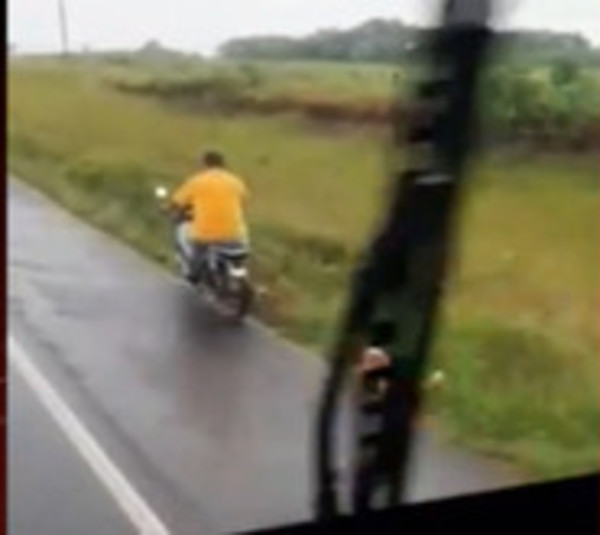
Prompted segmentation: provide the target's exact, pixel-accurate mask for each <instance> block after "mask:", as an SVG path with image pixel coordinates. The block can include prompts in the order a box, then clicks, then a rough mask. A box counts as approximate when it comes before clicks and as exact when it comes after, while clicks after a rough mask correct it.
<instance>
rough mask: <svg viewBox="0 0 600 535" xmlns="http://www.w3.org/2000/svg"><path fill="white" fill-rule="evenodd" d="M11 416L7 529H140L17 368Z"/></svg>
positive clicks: (112, 534) (68, 534)
mask: <svg viewBox="0 0 600 535" xmlns="http://www.w3.org/2000/svg"><path fill="white" fill-rule="evenodd" d="M9 419H10V432H9V435H8V456H9V457H8V458H9V466H10V472H9V489H10V492H9V494H8V500H9V518H8V533H10V534H11V535H13V534H14V535H25V534H31V535H33V534H36V533H39V534H42V533H43V534H44V535H82V534H84V533H94V534H97V535H117V534H124V535H129V534H131V535H134V534H135V533H136V531H135V529H134V527H133V526H132V524H130V523H129V521H128V519H127V517H126V516H125V515H124V514H123V513H122V512H121V510H120V509H119V507H118V506H117V504H116V503H115V501H114V500H113V498H112V497H111V496H110V495H109V493H108V492H107V491H106V490H105V489H104V488H103V486H102V485H101V483H100V482H99V481H98V479H97V478H96V477H95V476H94V474H93V472H92V471H91V470H90V469H89V467H88V466H87V465H86V464H85V463H84V461H83V460H82V458H81V457H80V455H79V454H78V452H77V450H76V449H75V448H74V447H73V446H72V445H71V444H70V442H69V441H68V440H67V438H66V437H65V435H64V434H63V433H61V431H60V429H59V427H57V425H56V423H55V422H54V421H53V420H52V419H51V417H50V415H49V414H48V412H47V411H46V410H45V408H44V407H43V406H42V405H41V403H40V401H39V400H38V399H37V398H36V397H35V394H34V393H33V391H32V390H31V388H30V387H29V386H28V385H27V383H25V382H24V380H23V378H22V377H21V376H20V375H19V374H18V373H16V372H14V371H12V372H11V373H10V375H9ZM90 527H91V529H90Z"/></svg>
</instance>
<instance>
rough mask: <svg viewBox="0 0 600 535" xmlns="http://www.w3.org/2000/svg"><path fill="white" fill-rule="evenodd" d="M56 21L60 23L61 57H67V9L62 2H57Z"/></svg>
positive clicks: (59, 0)
mask: <svg viewBox="0 0 600 535" xmlns="http://www.w3.org/2000/svg"><path fill="white" fill-rule="evenodd" d="M58 19H59V23H60V36H61V41H62V53H63V56H65V57H66V56H68V55H69V28H68V25H67V9H66V6H65V1H64V0H58Z"/></svg>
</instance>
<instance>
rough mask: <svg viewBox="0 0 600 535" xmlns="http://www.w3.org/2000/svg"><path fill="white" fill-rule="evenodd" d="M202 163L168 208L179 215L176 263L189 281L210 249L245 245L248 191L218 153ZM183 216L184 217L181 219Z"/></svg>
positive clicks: (209, 154)
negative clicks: (191, 260) (245, 212)
mask: <svg viewBox="0 0 600 535" xmlns="http://www.w3.org/2000/svg"><path fill="white" fill-rule="evenodd" d="M202 163H203V166H202V168H201V169H200V170H198V171H197V172H196V173H195V174H193V175H192V176H191V177H190V178H188V179H187V180H186V181H185V182H184V183H183V184H182V185H181V186H180V187H179V189H177V190H176V191H175V192H174V193H173V195H172V196H171V199H170V208H171V209H172V210H173V211H175V212H176V213H177V214H179V216H180V217H179V225H178V228H177V246H178V249H179V255H180V259H179V260H180V263H181V265H182V267H183V268H184V269H183V271H184V276H185V277H186V278H187V279H188V280H189V281H190V282H197V281H198V279H199V277H200V276H201V273H200V269H201V266H202V261H203V259H204V258H205V256H204V255H205V254H206V253H207V251H208V250H209V248H210V247H211V246H234V247H235V246H238V247H239V246H242V247H244V248H247V246H248V232H247V227H246V223H245V219H244V204H245V201H246V199H247V197H248V190H247V188H246V186H245V184H244V182H243V181H242V180H241V179H240V178H239V177H237V176H236V175H234V174H233V173H231V172H230V171H229V170H228V169H227V167H226V162H225V157H224V156H223V155H222V154H221V153H220V152H217V151H208V152H206V153H205V154H204V156H203V157H202ZM183 214H187V217H181V216H182V215H183ZM190 259H196V261H195V262H190V261H189V260H190Z"/></svg>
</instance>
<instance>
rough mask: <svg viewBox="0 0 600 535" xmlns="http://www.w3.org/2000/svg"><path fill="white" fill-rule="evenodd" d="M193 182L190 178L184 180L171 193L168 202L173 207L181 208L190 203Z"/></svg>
mask: <svg viewBox="0 0 600 535" xmlns="http://www.w3.org/2000/svg"><path fill="white" fill-rule="evenodd" d="M192 189H193V184H192V180H191V179H188V180H186V181H185V182H184V183H183V184H182V185H181V186H180V187H179V188H178V189H176V190H175V192H174V193H173V195H171V199H170V203H171V206H172V207H173V208H177V209H180V210H181V209H183V208H185V207H187V206H189V205H190V204H191V201H192V193H193V191H192Z"/></svg>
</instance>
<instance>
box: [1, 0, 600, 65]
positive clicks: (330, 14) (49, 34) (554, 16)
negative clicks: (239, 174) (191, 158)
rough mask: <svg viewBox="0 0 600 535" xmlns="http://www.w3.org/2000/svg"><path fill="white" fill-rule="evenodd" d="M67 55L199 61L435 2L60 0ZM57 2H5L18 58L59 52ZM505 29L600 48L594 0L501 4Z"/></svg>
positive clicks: (409, 14)
mask: <svg viewBox="0 0 600 535" xmlns="http://www.w3.org/2000/svg"><path fill="white" fill-rule="evenodd" d="M63 1H64V2H65V5H66V7H67V13H68V21H69V41H70V48H71V49H72V50H81V49H82V48H83V47H88V48H90V49H91V50H105V49H131V48H137V47H139V46H141V45H143V44H144V43H146V42H147V41H149V40H151V39H157V40H159V41H160V42H161V43H162V44H163V45H165V46H169V47H172V48H176V49H179V50H185V51H190V52H199V53H201V54H211V53H213V52H214V51H215V50H216V48H217V47H218V45H219V44H221V43H223V42H224V41H226V40H228V39H231V38H233V37H240V36H248V35H257V34H263V35H264V34H280V35H291V36H299V35H304V34H307V33H310V32H312V31H314V30H316V29H322V28H333V27H338V28H345V27H351V26H353V25H356V24H358V23H361V22H363V21H365V20H367V19H369V18H374V17H381V18H399V19H402V20H403V21H405V22H408V23H416V24H420V25H426V24H427V23H428V22H430V21H431V20H432V18H431V17H432V7H433V6H437V5H439V0H438V1H436V0H211V1H208V0H63ZM58 2H59V0H9V2H8V16H9V18H8V40H9V42H10V43H11V44H14V45H16V48H17V51H21V52H46V51H47V52H54V51H57V50H59V49H60V33H59V23H58V20H59V19H58V7H57V6H58ZM502 5H503V6H504V7H503V8H502V12H501V18H500V19H499V24H500V25H502V26H504V27H518V28H534V29H550V30H558V31H575V32H579V33H581V34H582V35H584V36H585V37H587V38H588V39H590V40H591V41H592V42H593V43H594V44H595V45H600V1H599V0H504V2H503V3H502Z"/></svg>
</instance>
